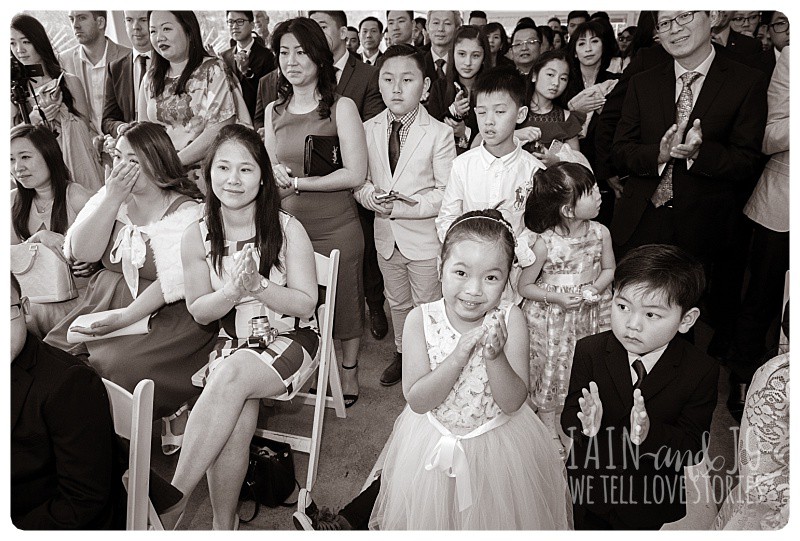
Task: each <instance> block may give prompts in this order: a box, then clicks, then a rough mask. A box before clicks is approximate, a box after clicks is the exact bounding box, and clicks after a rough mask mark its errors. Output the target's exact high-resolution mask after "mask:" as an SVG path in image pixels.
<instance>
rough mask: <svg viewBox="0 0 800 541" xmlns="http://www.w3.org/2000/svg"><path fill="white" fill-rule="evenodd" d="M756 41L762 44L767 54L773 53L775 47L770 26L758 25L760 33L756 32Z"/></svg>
mask: <svg viewBox="0 0 800 541" xmlns="http://www.w3.org/2000/svg"><path fill="white" fill-rule="evenodd" d="M756 39H757V40H758V41H760V42H761V49H762V50H763V51H764V52H765V53H767V52H772V49H773V47H774V45H773V44H772V37H771V36H770V35H769V25H768V24H760V25H758V31H757V32H756Z"/></svg>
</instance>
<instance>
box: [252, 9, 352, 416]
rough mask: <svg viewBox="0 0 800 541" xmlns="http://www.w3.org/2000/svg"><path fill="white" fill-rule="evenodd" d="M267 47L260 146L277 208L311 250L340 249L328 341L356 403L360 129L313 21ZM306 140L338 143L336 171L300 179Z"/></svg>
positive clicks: (286, 30) (280, 33)
mask: <svg viewBox="0 0 800 541" xmlns="http://www.w3.org/2000/svg"><path fill="white" fill-rule="evenodd" d="M272 49H273V50H274V51H276V52H277V53H278V65H279V68H280V75H279V80H278V99H277V100H276V101H274V102H272V103H270V104H269V105H268V106H267V108H266V110H265V111H264V144H265V146H266V147H267V151H268V152H269V157H270V161H271V162H272V164H273V171H274V174H275V182H277V184H278V187H279V188H280V192H281V197H282V198H283V200H282V203H281V206H282V208H283V209H284V210H285V211H287V212H288V213H290V214H291V215H293V216H294V217H295V218H297V219H298V220H299V221H300V223H301V224H302V225H303V227H304V228H305V230H306V232H307V233H308V236H309V238H310V239H311V243H312V244H313V245H314V251H316V252H319V253H320V254H322V255H328V254H330V252H331V250H333V249H339V250H340V251H341V256H340V259H339V281H338V285H337V287H336V309H335V314H334V321H333V337H334V338H335V339H338V340H341V344H342V353H343V358H342V360H341V363H342V368H344V369H345V370H344V371H343V376H342V390H343V393H344V398H345V403H346V405H348V406H350V405H353V404H354V403H355V401H356V400H357V399H358V372H357V371H356V368H357V366H358V350H359V347H360V344H361V335H362V333H363V329H364V284H363V280H362V272H361V268H362V260H363V253H364V235H363V233H362V231H361V223H360V221H359V218H358V210H357V207H356V202H355V199H354V198H353V192H352V190H353V188H356V187H358V186H360V185H361V184H363V183H364V179H365V178H366V174H367V151H366V148H367V143H366V137H365V136H364V127H363V125H362V124H361V117H360V116H359V114H358V109H357V108H356V105H355V103H353V101H352V100H351V99H350V98H347V97H343V96H339V95H337V94H335V88H336V73H335V71H334V67H333V54H332V53H331V51H330V48H329V47H328V42H327V40H326V38H325V34H323V33H322V30H321V29H320V27H319V25H318V24H317V23H316V22H315V21H314V20H312V19H308V18H306V17H298V18H296V19H290V20H288V21H284V22H282V23H281V24H279V25H278V26H277V27H276V28H275V30H274V31H273V34H272ZM309 135H322V136H335V137H338V138H339V143H340V149H341V162H342V167H341V168H340V169H338V170H336V171H333V172H332V173H330V174H328V175H324V176H313V177H309V176H305V174H304V171H303V158H304V143H305V139H306V137H307V136H309ZM322 392H324V390H322Z"/></svg>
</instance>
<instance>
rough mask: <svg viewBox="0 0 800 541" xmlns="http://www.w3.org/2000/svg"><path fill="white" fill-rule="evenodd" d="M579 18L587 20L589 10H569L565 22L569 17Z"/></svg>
mask: <svg viewBox="0 0 800 541" xmlns="http://www.w3.org/2000/svg"><path fill="white" fill-rule="evenodd" d="M580 18H584V19H586V20H587V21H588V20H589V12H588V11H585V10H575V11H570V12H569V15H567V22H569V21H570V20H571V19H580Z"/></svg>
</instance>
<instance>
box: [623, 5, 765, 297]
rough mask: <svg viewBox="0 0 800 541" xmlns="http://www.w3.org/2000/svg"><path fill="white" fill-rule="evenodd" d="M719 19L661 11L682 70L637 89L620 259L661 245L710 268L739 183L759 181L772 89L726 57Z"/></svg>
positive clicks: (626, 110)
mask: <svg viewBox="0 0 800 541" xmlns="http://www.w3.org/2000/svg"><path fill="white" fill-rule="evenodd" d="M716 19H717V15H716V12H711V13H710V14H709V13H707V12H705V11H665V12H658V15H657V24H656V28H657V31H658V32H659V34H660V35H661V43H662V45H663V47H664V50H665V51H666V52H667V53H668V54H669V55H670V57H672V58H673V61H672V62H667V63H665V64H660V65H657V66H656V67H655V68H653V69H652V70H649V71H647V72H643V73H641V74H637V75H636V76H634V77H633V78H631V81H630V84H629V85H628V93H627V97H626V99H625V102H624V105H623V109H622V118H621V119H620V121H619V123H618V124H617V128H616V135H615V137H614V144H613V155H614V161H615V163H616V165H617V167H618V168H619V169H624V170H627V171H630V172H631V176H630V177H629V179H628V181H627V183H626V184H625V187H624V192H623V196H622V198H620V199H619V200H618V201H617V202H616V206H615V208H614V218H613V220H612V222H611V228H610V229H611V238H612V240H613V241H614V251H615V253H617V255H618V256H620V257H621V256H622V255H623V254H625V253H627V252H628V251H630V250H631V249H632V248H634V247H636V246H640V245H642V244H650V243H653V242H657V243H668V244H675V245H677V246H680V247H681V248H683V249H684V250H686V251H688V252H689V253H691V254H692V255H694V256H695V257H697V258H698V259H700V260H701V262H702V263H704V264H705V265H710V264H711V262H712V261H714V260H715V258H716V257H717V256H718V254H719V249H720V247H721V246H724V245H725V244H726V242H727V240H728V239H729V237H730V235H731V231H730V229H731V227H730V225H729V224H731V223H733V220H734V218H735V216H734V213H735V209H736V203H735V191H736V184H737V183H741V182H745V181H746V180H747V179H749V178H751V177H752V176H753V174H754V172H755V170H756V167H758V162H759V160H758V158H759V156H760V155H761V141H762V140H763V136H764V126H765V124H766V119H767V103H766V101H767V100H766V80H765V78H764V76H763V74H761V73H759V72H757V71H755V70H753V69H751V68H748V67H747V66H745V65H744V64H740V63H738V62H735V61H734V60H730V59H729V58H725V56H724V55H723V54H717V52H716V50H715V48H714V47H713V46H712V45H711V26H712V24H714V23H715V22H716ZM690 72H691V73H690ZM686 73H688V75H685V74H686ZM676 96H677V98H676ZM679 105H680V106H679ZM727 294H728V295H736V293H735V292H734V291H728V292H727Z"/></svg>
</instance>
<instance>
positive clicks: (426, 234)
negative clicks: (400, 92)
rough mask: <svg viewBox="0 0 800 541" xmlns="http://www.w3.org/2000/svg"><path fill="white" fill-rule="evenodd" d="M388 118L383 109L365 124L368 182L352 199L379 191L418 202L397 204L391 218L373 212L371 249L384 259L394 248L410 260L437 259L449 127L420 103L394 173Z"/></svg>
mask: <svg viewBox="0 0 800 541" xmlns="http://www.w3.org/2000/svg"><path fill="white" fill-rule="evenodd" d="M387 117H388V112H387V110H386V109H384V110H383V111H382V112H380V113H378V114H377V115H376V116H375V117H374V118H371V119H370V120H367V121H366V122H364V132H365V134H366V136H367V151H368V156H369V167H368V169H367V179H366V182H365V183H364V185H362V186H361V187H360V188H359V189H358V190H357V191H356V192H355V197H356V200H357V201H358V202H359V203H361V204H362V205H363V202H364V201H365V200H366V199H367V198H370V197H371V196H372V194H373V193H374V192H375V190H376V188H379V189H381V190H382V191H384V192H389V191H390V190H394V191H396V192H399V193H401V194H403V195H406V196H408V197H410V198H411V199H413V200H414V201H417V204H416V205H410V204H408V203H405V202H403V201H400V200H396V201H395V202H394V208H393V209H392V212H391V214H379V213H375V248H376V249H377V251H378V253H379V254H380V255H381V257H383V258H384V259H389V258H390V257H391V256H392V253H393V252H394V246H395V244H397V247H398V248H399V249H400V252H401V253H402V254H403V255H404V256H405V257H407V258H408V259H411V260H414V261H419V260H423V259H432V258H434V257H436V256H438V255H439V248H440V244H439V239H438V237H437V236H436V223H435V219H436V216H438V214H439V208H440V207H441V205H442V196H443V195H444V189H445V186H446V185H447V180H448V178H449V177H450V168H451V167H452V165H453V160H454V159H455V157H456V146H455V139H454V137H453V129H452V128H451V127H450V126H447V125H446V124H444V123H442V122H439V121H438V120H436V119H435V118H433V117H431V116H430V115H429V114H428V111H426V110H425V107H423V106H422V105H420V107H419V112H418V113H417V117H416V118H415V119H414V122H413V123H412V125H411V129H410V131H409V132H408V138H407V139H406V141H405V144H403V148H402V150H401V151H400V158H399V159H398V161H397V167H396V168H395V171H394V174H392V173H391V168H390V167H389V133H388V131H389V124H388V118H387Z"/></svg>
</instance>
